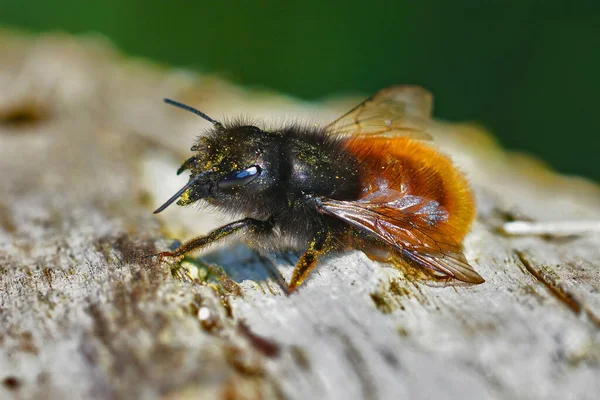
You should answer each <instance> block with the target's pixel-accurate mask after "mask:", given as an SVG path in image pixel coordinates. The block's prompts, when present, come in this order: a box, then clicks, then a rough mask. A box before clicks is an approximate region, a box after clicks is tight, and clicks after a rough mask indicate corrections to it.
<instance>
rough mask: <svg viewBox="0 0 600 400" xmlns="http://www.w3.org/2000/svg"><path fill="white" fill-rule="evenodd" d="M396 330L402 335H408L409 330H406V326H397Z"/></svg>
mask: <svg viewBox="0 0 600 400" xmlns="http://www.w3.org/2000/svg"><path fill="white" fill-rule="evenodd" d="M396 332H398V334H399V335H400V336H402V337H407V336H408V331H407V330H406V328H405V327H403V326H399V327H397V328H396Z"/></svg>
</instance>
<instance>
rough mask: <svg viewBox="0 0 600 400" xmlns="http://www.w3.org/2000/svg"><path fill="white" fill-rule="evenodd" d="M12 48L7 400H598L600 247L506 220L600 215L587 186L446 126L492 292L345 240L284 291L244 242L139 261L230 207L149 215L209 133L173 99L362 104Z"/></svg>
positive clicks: (234, 104) (6, 61)
mask: <svg viewBox="0 0 600 400" xmlns="http://www.w3.org/2000/svg"><path fill="white" fill-rule="evenodd" d="M0 43H1V44H2V45H1V46H0V188H1V193H2V196H1V197H0V398H51V399H53V398H57V399H58V398H156V397H165V398H169V399H171V398H173V399H175V398H197V397H201V396H205V397H206V398H213V397H216V398H290V399H319V398H336V399H337V398H340V399H342V398H344V399H348V398H366V399H425V398H457V399H458V398H460V399H487V398H490V399H597V398H598V393H600V333H599V332H600V246H599V244H600V237H599V236H598V234H593V233H589V234H585V235H581V236H570V237H564V238H557V237H540V236H521V237H506V236H504V235H502V234H501V233H500V232H499V229H498V228H499V227H500V226H501V225H502V223H503V222H505V221H506V220H509V219H526V220H534V221H566V220H582V221H583V220H585V221H598V220H600V189H599V188H598V186H596V185H595V184H592V183H590V182H586V181H584V180H581V179H577V178H566V177H561V176H558V175H556V174H554V173H552V172H549V171H548V170H546V169H545V167H543V166H541V165H538V164H537V163H535V162H533V161H531V160H530V159H528V158H525V157H522V156H518V155H514V154H508V153H505V152H503V151H501V150H500V149H498V148H497V147H496V145H495V144H494V142H493V141H492V140H491V139H490V138H489V136H488V135H487V134H485V133H483V132H482V131H481V129H479V128H477V127H473V126H468V125H451V124H442V123H439V124H437V125H436V126H435V127H434V131H433V134H434V135H435V137H436V139H437V143H438V144H439V146H440V147H442V148H443V149H444V151H447V152H448V153H450V154H452V155H453V157H454V158H455V159H456V161H457V162H458V163H459V164H460V165H461V166H462V167H463V169H464V170H465V171H466V172H467V173H468V174H469V176H470V179H471V181H472V182H473V185H474V187H475V190H476V192H477V197H478V212H479V217H478V220H477V223H476V224H475V226H474V228H473V231H472V233H471V234H470V235H469V236H468V239H467V241H466V254H467V257H468V259H469V260H470V261H471V262H472V263H473V264H474V265H475V266H476V269H477V271H479V272H480V273H481V275H482V276H483V277H484V278H485V279H486V283H484V284H482V285H479V286H475V287H454V288H453V287H445V288H439V287H437V288H436V287H430V286H426V285H423V284H422V283H417V282H414V281H411V280H410V279H407V278H405V277H404V276H403V274H402V272H401V271H398V270H396V269H393V268H391V267H389V266H386V265H380V264H376V263H374V262H371V261H370V260H368V259H367V258H366V257H365V256H364V255H363V254H362V253H359V252H352V253H348V254H342V255H339V256H335V257H330V258H328V259H327V260H326V261H325V262H324V263H323V264H322V265H321V266H320V267H318V269H317V270H316V272H315V273H313V275H312V277H311V278H310V279H309V281H308V282H307V283H306V284H305V286H303V287H302V288H301V290H299V291H298V292H297V293H294V294H293V295H292V296H289V297H287V296H285V295H284V294H283V292H282V290H281V289H280V287H279V284H278V282H279V281H280V280H281V278H282V277H283V278H284V279H288V278H289V277H290V274H291V271H292V268H291V266H290V261H291V262H293V261H294V260H293V257H292V259H291V260H288V259H287V258H286V257H283V256H282V255H277V256H269V257H263V256H258V255H256V254H255V253H253V252H251V251H249V250H248V249H247V248H245V247H244V246H243V245H235V244H233V243H232V244H228V245H227V246H225V247H224V248H221V249H218V250H215V251H213V252H212V253H211V254H209V255H204V256H202V257H200V258H199V259H197V260H190V261H189V262H184V263H183V265H182V268H181V269H180V270H178V271H175V272H174V273H172V272H171V271H170V269H169V266H168V265H166V264H158V263H157V262H156V261H155V260H152V259H147V258H144V256H146V255H148V254H151V253H153V252H155V251H156V249H166V248H168V246H169V245H171V244H172V240H170V239H174V238H176V239H180V240H183V239H186V238H189V237H191V236H193V235H196V234H198V233H201V232H205V231H207V230H208V229H210V228H212V227H214V226H215V225H216V224H218V223H220V222H222V221H223V219H220V218H219V217H217V216H216V215H214V214H213V213H207V212H199V211H197V210H194V209H192V208H187V209H185V208H180V207H171V208H169V209H168V210H167V211H165V212H164V213H163V214H161V215H160V216H159V217H157V216H154V215H152V213H151V211H152V210H153V207H155V206H157V205H159V204H160V203H161V202H162V201H163V200H165V199H166V198H167V197H168V196H170V195H171V194H172V193H173V192H174V190H175V189H177V188H179V187H180V186H181V185H182V183H183V181H185V179H186V178H185V177H179V178H178V177H176V176H175V170H176V169H177V167H178V165H179V163H180V162H181V160H182V159H183V157H184V156H185V155H186V154H187V152H186V151H187V149H188V148H189V147H190V145H191V144H192V141H193V138H194V137H195V135H197V134H198V133H199V132H200V130H201V128H202V127H203V121H202V120H200V119H199V118H196V117H194V116H192V115H188V114H186V113H184V112H181V111H178V110H175V109H173V108H171V107H167V106H165V105H163V104H162V102H161V99H162V98H163V97H167V96H168V97H172V98H176V99H179V100H182V101H185V102H188V103H191V104H193V105H195V106H197V107H199V108H201V109H202V110H204V111H205V112H207V113H208V114H209V115H213V116H215V117H217V118H220V117H221V116H223V115H229V116H234V115H237V114H239V113H244V114H247V115H257V116H266V117H269V118H270V119H271V120H273V119H275V120H277V119H278V118H280V117H281V116H282V115H284V116H288V117H311V118H313V119H314V120H315V121H327V119H329V118H331V117H332V116H334V115H336V114H337V113H339V112H341V111H344V110H345V109H346V108H347V107H348V106H350V105H351V104H353V103H354V102H355V101H356V99H346V100H336V101H333V100H332V101H329V102H327V103H325V104H306V103H299V102H297V101H295V100H293V99H290V98H285V97H282V96H280V95H277V94H274V93H265V92H259V91H256V90H254V91H245V90H241V89H239V88H236V87H233V86H232V85H230V84H228V83H226V82H223V81H221V80H218V79H216V78H211V77H202V76H196V75H193V74H189V73H186V72H181V71H171V70H165V69H161V68H158V67H156V66H154V65H151V64H147V63H143V62H140V61H135V60H131V59H128V58H124V57H123V56H121V55H120V54H118V53H117V52H115V51H114V50H112V49H111V48H110V46H108V45H106V44H104V43H102V42H100V41H98V40H93V39H85V38H79V39H77V40H73V39H71V38H68V37H53V36H48V37H42V38H26V37H25V38H24V37H19V36H14V35H11V34H9V33H1V34H0ZM206 263H208V264H216V265H219V266H220V267H222V268H223V269H224V271H225V272H226V273H227V275H224V274H223V272H222V271H221V270H220V269H219V268H218V267H214V266H213V267H208V266H207V264H206ZM227 276H228V277H229V278H230V279H229V278H227Z"/></svg>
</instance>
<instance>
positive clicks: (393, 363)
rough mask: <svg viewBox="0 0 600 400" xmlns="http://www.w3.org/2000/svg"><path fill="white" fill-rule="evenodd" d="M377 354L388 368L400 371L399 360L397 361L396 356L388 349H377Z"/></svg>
mask: <svg viewBox="0 0 600 400" xmlns="http://www.w3.org/2000/svg"><path fill="white" fill-rule="evenodd" d="M379 354H381V357H382V358H383V360H384V361H385V362H386V364H388V365H389V366H390V367H392V368H394V369H402V366H401V365H400V360H398V357H396V355H395V354H394V353H392V352H391V351H390V350H389V349H379Z"/></svg>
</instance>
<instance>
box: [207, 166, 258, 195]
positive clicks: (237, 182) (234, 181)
mask: <svg viewBox="0 0 600 400" xmlns="http://www.w3.org/2000/svg"><path fill="white" fill-rule="evenodd" d="M260 171H261V169H260V167H259V166H258V165H253V166H251V167H248V168H246V169H243V170H241V171H233V172H230V173H228V174H227V175H225V177H224V178H223V179H221V180H220V181H219V182H218V183H217V187H218V188H219V190H230V189H234V188H237V187H240V186H244V185H247V184H249V183H250V182H252V181H253V180H255V179H256V178H258V176H259V175H260Z"/></svg>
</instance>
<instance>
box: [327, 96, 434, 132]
mask: <svg viewBox="0 0 600 400" xmlns="http://www.w3.org/2000/svg"><path fill="white" fill-rule="evenodd" d="M432 103H433V97H432V96H431V94H430V93H429V92H428V91H427V90H425V89H423V88H421V87H419V86H391V87H389V88H386V89H383V90H380V91H379V92H377V93H376V94H374V95H373V96H371V97H369V98H368V99H366V100H365V101H363V102H362V103H360V104H359V105H358V106H356V107H354V108H353V109H352V110H350V111H349V112H347V113H346V114H344V115H342V116H341V117H340V118H338V119H336V120H335V121H333V122H332V123H330V124H329V125H327V129H328V130H329V131H330V132H331V133H332V134H335V135H358V136H371V135H385V136H407V137H412V138H416V139H422V140H430V139H431V136H430V135H429V134H428V133H427V129H428V127H429V123H430V120H431V109H432Z"/></svg>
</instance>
